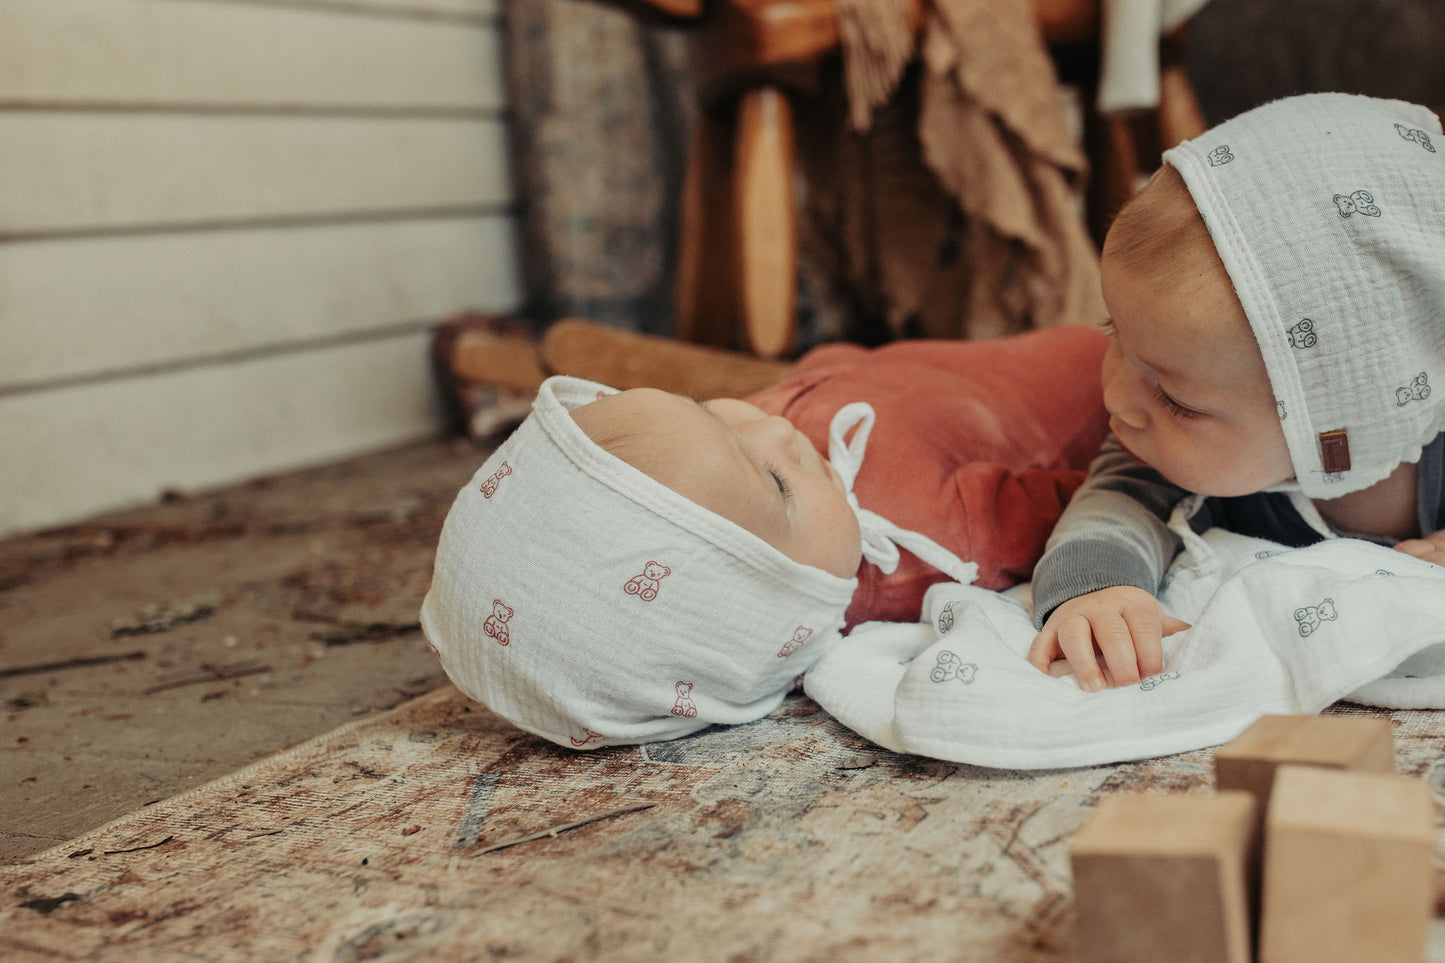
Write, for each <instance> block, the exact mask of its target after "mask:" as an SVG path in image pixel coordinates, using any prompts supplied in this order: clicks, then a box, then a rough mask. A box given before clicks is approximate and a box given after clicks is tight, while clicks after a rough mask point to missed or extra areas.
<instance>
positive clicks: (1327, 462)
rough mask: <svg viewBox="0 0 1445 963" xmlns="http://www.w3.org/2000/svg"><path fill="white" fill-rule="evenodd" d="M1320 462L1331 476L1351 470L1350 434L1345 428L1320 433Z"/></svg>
mask: <svg viewBox="0 0 1445 963" xmlns="http://www.w3.org/2000/svg"><path fill="white" fill-rule="evenodd" d="M1320 461H1321V462H1323V464H1324V469H1325V471H1326V472H1327V473H1329V474H1334V473H1335V472H1339V471H1349V470H1350V433H1349V432H1348V431H1346V430H1345V429H1343V428H1338V429H1336V430H1335V431H1322V432H1320Z"/></svg>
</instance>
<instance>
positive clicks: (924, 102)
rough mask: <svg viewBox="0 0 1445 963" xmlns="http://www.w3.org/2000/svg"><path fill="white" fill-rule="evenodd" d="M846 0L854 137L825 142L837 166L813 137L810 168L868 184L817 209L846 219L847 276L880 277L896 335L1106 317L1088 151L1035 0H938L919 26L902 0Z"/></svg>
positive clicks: (807, 144) (982, 331) (968, 333)
mask: <svg viewBox="0 0 1445 963" xmlns="http://www.w3.org/2000/svg"><path fill="white" fill-rule="evenodd" d="M839 8H840V17H841V20H842V24H843V30H842V36H843V43H844V51H843V59H844V64H845V76H846V78H847V82H846V88H847V91H848V97H849V105H848V115H849V121H850V124H851V126H852V128H853V129H854V131H856V134H855V135H853V138H852V139H853V140H855V141H856V143H855V144H853V145H852V146H853V149H851V150H843V151H833V150H832V148H833V145H821V146H823V149H825V150H830V152H832V158H831V160H832V161H833V163H832V165H830V164H829V163H828V162H827V161H822V163H821V164H820V163H819V160H820V158H817V157H812V158H811V160H809V157H810V156H811V155H813V154H814V153H815V152H816V150H817V149H818V148H819V147H820V145H819V144H818V143H817V142H816V141H810V140H808V139H803V140H802V142H801V145H800V146H801V149H802V150H803V152H804V154H805V155H808V156H805V163H809V166H810V168H812V169H814V170H816V169H818V168H819V167H827V166H833V167H834V168H835V170H834V172H833V177H832V180H833V181H834V183H835V184H837V183H839V182H843V181H853V182H855V187H854V188H853V189H846V188H844V189H842V190H841V192H840V195H839V196H840V203H837V204H836V205H834V206H832V210H831V211H829V210H828V208H829V207H830V205H829V204H828V203H827V202H826V201H822V202H821V204H820V207H821V209H823V210H824V211H826V212H827V213H826V214H825V216H827V215H829V214H830V215H831V216H832V217H834V218H838V219H840V220H841V221H842V224H841V225H840V226H842V227H843V228H844V229H843V230H842V231H841V232H840V234H839V235H838V236H840V237H843V238H845V241H844V244H845V245H846V247H847V252H846V254H845V256H844V259H845V262H846V265H847V271H848V273H849V274H850V280H851V281H852V282H853V283H855V284H858V283H862V284H863V285H865V286H869V285H876V288H877V290H876V291H875V292H874V297H873V298H871V299H870V300H871V301H873V303H874V306H875V307H876V308H877V309H879V310H881V311H882V312H883V314H884V316H885V318H886V322H887V327H888V330H889V332H890V333H891V334H892V335H893V336H899V335H926V336H932V337H991V336H995V335H1000V334H1004V333H1007V332H1011V331H1021V330H1026V329H1028V328H1038V327H1048V326H1051V325H1056V324H1066V323H1089V322H1093V321H1096V320H1098V319H1099V318H1100V317H1102V314H1103V306H1102V303H1101V301H1100V297H1099V293H1098V258H1097V252H1096V251H1095V249H1094V246H1093V243H1092V242H1091V241H1090V239H1089V237H1088V234H1087V231H1086V229H1085V226H1084V223H1083V219H1082V217H1081V214H1080V208H1079V201H1078V198H1077V188H1078V186H1079V184H1080V182H1081V181H1082V178H1083V176H1084V173H1085V170H1086V166H1087V164H1086V160H1085V157H1084V154H1083V151H1082V149H1081V148H1080V146H1079V144H1078V142H1077V141H1076V139H1075V138H1074V136H1073V135H1072V134H1071V132H1070V131H1069V129H1068V126H1067V123H1066V121H1065V118H1064V114H1063V110H1062V108H1061V105H1060V100H1059V91H1058V84H1057V80H1056V78H1055V73H1054V69H1053V64H1052V62H1051V61H1050V60H1049V57H1048V53H1047V51H1046V50H1045V49H1044V46H1043V41H1042V38H1041V37H1040V35H1039V30H1038V27H1037V26H1036V24H1035V21H1034V15H1033V8H1032V5H1031V4H1030V3H1029V0H928V2H927V10H926V16H925V20H924V24H923V27H922V29H921V31H919V33H918V35H917V37H916V38H913V37H912V35H911V34H909V33H907V25H906V4H903V3H901V2H900V0H839ZM900 24H901V25H902V30H903V31H904V34H903V35H904V36H905V37H909V39H910V42H909V43H908V44H906V45H900V44H898V43H897V42H896V37H897V36H898V35H899V25H900ZM878 38H885V39H883V40H879V39H878ZM915 57H916V58H917V63H918V65H917V67H916V69H913V70H905V68H906V67H907V65H908V64H909V62H910V61H911V60H913V59H914V58H915ZM890 98H891V99H890ZM819 186H820V187H821V188H822V189H823V190H824V191H827V190H828V189H829V188H828V187H826V186H824V185H823V184H820V185H819ZM860 187H861V189H860ZM835 189H836V188H835ZM954 205H956V208H955V206H954ZM960 213H961V215H962V216H959V215H960Z"/></svg>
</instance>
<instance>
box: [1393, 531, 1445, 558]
mask: <svg viewBox="0 0 1445 963" xmlns="http://www.w3.org/2000/svg"><path fill="white" fill-rule="evenodd" d="M1395 551H1397V552H1404V553H1405V554H1406V555H1413V556H1415V557H1416V558H1423V559H1424V560H1425V561H1427V562H1434V563H1435V564H1436V565H1445V530H1442V531H1438V532H1435V533H1434V534H1431V535H1426V536H1425V537H1424V538H1407V539H1405V540H1404V541H1403V542H1399V543H1398V544H1396V545H1395Z"/></svg>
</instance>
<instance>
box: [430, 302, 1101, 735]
mask: <svg viewBox="0 0 1445 963" xmlns="http://www.w3.org/2000/svg"><path fill="white" fill-rule="evenodd" d="M1103 350H1104V338H1103V337H1102V336H1101V335H1100V334H1099V333H1098V332H1097V331H1095V330H1092V329H1089V328H1083V327H1074V328H1060V329H1055V330H1052V331H1048V332H1039V333H1034V334H1028V335H1023V336H1018V337H1014V338H1008V339H1002V340H998V341H992V342H972V343H942V342H903V343H899V344H895V345H889V346H886V347H883V348H878V349H873V350H866V349H863V348H859V347H856V346H852V345H830V346H825V347H823V348H819V349H816V350H815V351H813V352H811V353H809V354H808V355H807V356H806V357H805V358H804V359H803V360H802V361H801V362H800V363H799V364H798V365H797V366H796V368H795V369H794V371H793V372H792V373H791V375H790V376H789V377H788V378H787V379H786V380H785V381H783V382H782V383H780V384H778V385H775V386H773V387H771V388H768V389H766V390H764V391H762V392H760V393H758V394H756V395H754V396H753V397H752V398H750V399H748V400H746V401H743V400H737V399H721V400H715V401H710V402H705V403H703V404H697V403H694V402H693V401H691V400H689V399H687V398H683V397H680V396H677V395H671V394H667V393H665V392H661V391H656V390H652V389H635V390H631V391H623V392H614V391H612V390H611V389H609V388H606V387H604V386H601V385H597V384H594V383H591V382H585V381H580V380H577V379H572V378H552V379H549V380H548V381H547V382H546V384H544V385H543V387H542V390H541V392H540V393H539V396H538V399H537V402H536V405H535V407H534V410H533V412H532V414H531V415H530V416H529V417H528V419H527V420H526V421H525V422H524V423H523V424H522V426H521V427H520V428H519V429H518V430H517V431H516V432H515V433H514V434H513V435H512V436H511V437H510V438H509V439H508V440H507V441H506V442H505V443H503V444H502V445H501V446H500V447H499V448H498V449H497V451H496V452H494V453H493V454H492V456H491V457H490V458H489V459H488V460H487V462H486V464H485V465H483V466H482V468H481V469H480V470H479V471H478V472H477V473H476V475H475V477H474V478H473V479H472V480H471V481H470V482H469V483H468V484H467V485H466V486H465V487H464V488H463V489H462V490H461V492H460V493H459V494H458V495H457V499H456V502H455V503H454V505H453V507H452V509H451V512H450V514H449V515H448V518H447V521H446V525H445V527H444V529H443V532H442V537H441V542H440V544H439V546H438V549H437V556H436V567H435V572H434V576H433V581H432V586H431V590H430V591H429V592H428V594H427V597H426V600H425V602H424V603H423V607H422V625H423V627H424V629H425V631H426V635H427V638H428V640H429V641H430V643H431V645H432V646H433V648H434V649H435V650H436V652H437V654H438V655H439V656H440V657H441V659H442V662H443V665H444V666H445V668H446V671H447V673H448V675H449V676H450V677H451V679H452V680H453V681H454V682H455V683H456V684H457V686H458V688H460V689H461V690H462V691H463V692H465V693H467V694H468V695H469V696H471V697H472V698H474V699H477V700H478V701H480V702H482V703H484V704H485V705H487V706H488V707H489V708H490V709H492V710H493V711H494V712H496V713H497V714H498V715H500V716H502V717H504V718H506V719H508V720H509V721H511V722H512V723H514V724H516V725H518V726H520V727H521V728H523V729H526V730H527V731H529V732H532V733H534V734H537V735H540V736H543V737H545V738H547V739H550V740H552V741H553V742H556V743H558V744H560V745H563V746H570V747H573V748H578V749H582V748H594V747H598V746H606V745H616V744H627V743H641V742H651V741H656V740H662V739H670V738H675V737H678V736H682V735H686V734H688V733H691V732H695V731H697V730H699V729H702V728H704V727H706V726H708V725H713V724H719V723H721V724H737V723H743V722H749V721H752V720H754V719H757V718H760V717H761V716H763V715H765V714H767V713H768V712H769V711H771V710H772V709H773V708H775V707H776V706H777V705H778V704H779V703H780V702H781V701H782V699H783V697H784V696H785V695H786V694H787V693H788V692H789V691H790V690H791V689H793V688H794V686H795V684H796V682H797V680H798V679H799V678H800V677H801V676H802V675H803V674H804V673H805V672H806V671H807V670H808V669H809V668H810V667H811V666H812V665H814V664H815V663H816V662H817V661H818V659H819V658H821V657H822V655H823V654H824V653H826V652H827V651H828V649H829V648H830V647H831V646H832V645H833V644H834V643H835V642H836V641H837V640H838V639H839V638H840V637H841V636H842V634H843V633H845V632H846V631H848V629H849V628H851V627H852V626H853V625H855V624H857V623H860V622H863V621H868V620H890V621H913V620H916V619H917V618H918V617H919V612H920V606H921V603H922V599H923V594H924V592H925V590H926V589H927V588H928V587H929V586H930V585H932V584H935V583H937V582H940V581H944V580H950V579H951V580H956V581H960V582H965V583H967V582H972V581H975V580H976V581H977V584H979V585H981V586H983V587H985V588H993V589H1002V588H1006V587H1008V586H1009V585H1012V584H1015V583H1017V582H1019V581H1023V580H1026V579H1028V578H1029V577H1030V575H1031V572H1032V568H1033V564H1034V561H1035V560H1036V559H1037V557H1038V555H1039V554H1040V552H1041V551H1042V548H1043V545H1044V542H1045V540H1046V539H1047V537H1048V534H1049V531H1050V530H1051V529H1052V527H1053V524H1054V522H1055V521H1056V520H1057V518H1058V517H1059V514H1060V512H1061V511H1062V510H1063V507H1064V505H1065V504H1066V503H1067V501H1068V499H1069V496H1070V495H1071V494H1072V493H1073V491H1074V489H1075V488H1076V487H1077V486H1078V484H1079V483H1080V481H1081V480H1082V478H1083V472H1082V468H1083V467H1084V466H1085V465H1087V463H1088V462H1089V460H1090V459H1091V458H1092V457H1093V455H1094V454H1095V453H1096V452H1097V451H1098V448H1099V445H1100V443H1101V441H1102V439H1103V437H1104V432H1105V415H1104V413H1103V408H1102V404H1101V399H1100V392H1099V387H1098V379H1097V376H1096V374H1095V372H1096V371H1097V367H1098V364H1099V363H1100V361H1101V359H1102V355H1103ZM825 453H826V455H825Z"/></svg>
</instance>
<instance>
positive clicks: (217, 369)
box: [0, 335, 440, 534]
mask: <svg viewBox="0 0 1445 963" xmlns="http://www.w3.org/2000/svg"><path fill="white" fill-rule="evenodd" d="M427 341H428V339H427V336H426V335H408V336H405V337H399V338H391V339H386V340H380V341H374V342H366V343H361V344H352V345H345V346H340V347H335V348H329V349H325V350H317V351H307V352H300V353H296V354H292V355H285V356H278V357H271V358H265V359H260V360H255V361H251V362H246V363H240V364H230V365H217V366H213V367H208V368H198V369H191V370H186V371H178V372H172V373H170V374H166V375H156V376H151V377H146V378H132V379H123V380H117V381H107V382H101V383H98V384H93V385H84V386H78V387H74V388H69V389H65V390H63V391H53V392H37V393H34V394H26V395H12V396H9V397H4V398H0V451H4V452H5V457H4V458H3V459H0V534H3V533H6V532H10V531H17V530H23V529H33V528H37V527H43V526H46V525H52V524H61V523H65V522H68V521H75V520H78V519H80V518H83V517H86V516H88V515H91V514H94V513H96V512H100V511H104V510H107V509H111V508H117V507H122V506H126V505H132V504H138V503H141V502H146V501H149V500H151V499H154V498H155V497H156V496H157V495H158V494H159V493H160V492H161V491H162V490H164V489H166V488H179V489H182V490H197V489H201V488H206V487H211V486H215V485H221V484H226V483H229V482H233V481H237V480H240V479H243V478H250V477H254V476H255V475H258V474H264V473H267V472H271V471H280V470H283V469H288V468H295V467H299V466H303V465H309V464H317V463H320V462H324V461H327V460H331V459H335V458H341V457H345V456H348V455H352V454H356V453H358V452H362V451H368V450H375V449H377V448H382V447H386V446H388V445H393V444H398V443H400V442H404V441H407V440H410V439H414V438H419V437H424V436H425V435H427V434H429V433H431V432H433V431H435V430H437V428H438V426H439V424H440V419H439V416H438V413H437V411H436V408H435V403H434V392H433V389H432V386H431V372H430V367H429V364H428V359H427Z"/></svg>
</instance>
